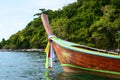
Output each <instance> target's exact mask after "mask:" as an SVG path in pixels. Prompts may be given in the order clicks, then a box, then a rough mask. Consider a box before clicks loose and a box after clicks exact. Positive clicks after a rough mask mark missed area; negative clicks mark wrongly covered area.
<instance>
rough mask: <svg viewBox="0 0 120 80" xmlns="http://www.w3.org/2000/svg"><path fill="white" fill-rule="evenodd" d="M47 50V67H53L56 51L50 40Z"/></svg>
mask: <svg viewBox="0 0 120 80" xmlns="http://www.w3.org/2000/svg"><path fill="white" fill-rule="evenodd" d="M45 52H46V64H45V68H52V67H53V58H54V57H55V53H54V49H53V47H52V44H51V43H50V42H48V44H47V46H46V49H45Z"/></svg>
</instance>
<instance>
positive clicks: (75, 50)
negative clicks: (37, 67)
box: [41, 14, 120, 79]
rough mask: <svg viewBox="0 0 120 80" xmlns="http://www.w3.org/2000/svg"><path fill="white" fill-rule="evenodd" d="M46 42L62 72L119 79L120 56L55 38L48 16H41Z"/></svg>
mask: <svg viewBox="0 0 120 80" xmlns="http://www.w3.org/2000/svg"><path fill="white" fill-rule="evenodd" d="M41 19H42V22H43V25H44V28H45V30H46V33H47V35H48V38H49V39H48V40H49V42H50V43H51V44H52V47H53V49H54V51H55V53H56V55H57V57H58V60H59V62H60V64H61V66H62V68H63V71H64V72H75V73H77V72H81V71H83V72H90V73H92V74H98V75H104V76H108V77H114V78H119V79H120V55H118V54H117V53H115V52H106V50H101V49H96V48H92V47H88V46H84V45H79V44H76V43H73V42H69V41H65V40H62V39H60V38H57V37H56V36H55V35H54V34H53V33H52V31H51V29H50V25H49V20H48V16H47V15H46V14H41Z"/></svg>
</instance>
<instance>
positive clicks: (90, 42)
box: [0, 0, 120, 49]
mask: <svg viewBox="0 0 120 80" xmlns="http://www.w3.org/2000/svg"><path fill="white" fill-rule="evenodd" d="M41 13H46V14H48V16H49V20H50V25H51V28H52V31H53V33H54V34H55V35H56V36H57V37H60V38H62V39H65V40H68V41H72V42H76V43H79V44H83V45H87V46H92V47H97V48H102V49H116V48H117V46H118V45H119V44H118V43H117V42H118V39H119V37H117V36H116V35H117V34H118V31H119V30H120V1H119V0H77V2H74V3H72V4H69V5H67V6H64V7H63V9H62V10H61V9H59V10H56V11H52V10H46V9H40V13H36V14H35V15H38V16H40V15H41ZM46 43H47V35H46V33H45V30H44V28H43V25H42V22H41V19H40V18H39V17H38V18H35V19H34V20H33V21H31V22H30V23H28V25H27V26H26V28H25V29H23V30H22V31H19V32H17V33H16V34H14V35H12V36H11V37H10V38H9V39H8V40H7V41H4V40H3V41H2V42H1V43H0V48H13V49H21V48H44V47H45V45H46Z"/></svg>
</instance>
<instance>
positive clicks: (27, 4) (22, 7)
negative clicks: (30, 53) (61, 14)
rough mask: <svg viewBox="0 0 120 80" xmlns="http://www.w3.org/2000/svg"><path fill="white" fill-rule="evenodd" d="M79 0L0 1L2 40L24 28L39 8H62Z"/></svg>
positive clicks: (0, 34) (0, 37) (0, 33)
mask: <svg viewBox="0 0 120 80" xmlns="http://www.w3.org/2000/svg"><path fill="white" fill-rule="evenodd" d="M76 1H77V0H2V1H1V2H0V10H1V11H0V41H1V40H2V39H3V38H4V39H6V40H7V39H9V37H10V36H11V35H12V34H15V33H16V32H18V31H20V30H22V29H24V28H25V27H26V25H27V24H28V23H29V22H30V21H32V20H33V19H34V18H35V17H34V16H33V15H34V14H36V13H39V12H40V11H39V9H41V8H45V9H51V10H58V9H62V7H63V6H67V5H68V4H70V3H73V2H76Z"/></svg>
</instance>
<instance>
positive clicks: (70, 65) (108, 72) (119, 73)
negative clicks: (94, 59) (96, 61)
mask: <svg viewBox="0 0 120 80" xmlns="http://www.w3.org/2000/svg"><path fill="white" fill-rule="evenodd" d="M61 66H63V67H66V66H69V67H73V68H79V69H83V70H87V71H94V72H101V73H107V74H114V75H120V72H116V71H107V70H96V69H90V68H84V67H80V66H75V65H72V64H61Z"/></svg>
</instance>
